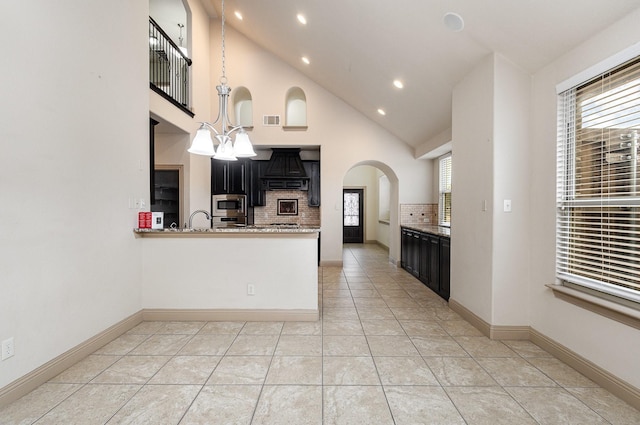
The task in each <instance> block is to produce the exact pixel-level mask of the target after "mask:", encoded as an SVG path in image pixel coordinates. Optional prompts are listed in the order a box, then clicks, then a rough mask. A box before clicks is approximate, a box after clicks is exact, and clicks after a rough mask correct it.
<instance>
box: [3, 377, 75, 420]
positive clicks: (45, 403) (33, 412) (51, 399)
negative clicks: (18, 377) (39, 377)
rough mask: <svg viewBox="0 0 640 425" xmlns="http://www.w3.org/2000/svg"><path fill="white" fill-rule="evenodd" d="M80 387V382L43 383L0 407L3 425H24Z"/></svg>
mask: <svg viewBox="0 0 640 425" xmlns="http://www.w3.org/2000/svg"><path fill="white" fill-rule="evenodd" d="M81 387H82V385H81V384H49V383H47V384H43V385H40V386H39V387H38V388H36V389H35V390H33V391H31V392H30V393H29V394H27V395H25V396H23V397H21V398H20V399H18V400H16V401H15V402H13V403H11V404H9V405H8V406H5V407H2V408H0V418H2V424H3V425H18V424H20V425H26V424H32V423H34V422H35V421H36V420H37V419H38V418H39V417H41V416H42V415H44V414H45V413H47V412H48V411H49V410H51V409H53V408H54V407H55V406H56V405H58V403H60V402H62V401H63V400H64V399H66V398H67V397H69V396H70V395H71V394H73V393H74V392H76V391H78V390H79V389H80V388H81Z"/></svg>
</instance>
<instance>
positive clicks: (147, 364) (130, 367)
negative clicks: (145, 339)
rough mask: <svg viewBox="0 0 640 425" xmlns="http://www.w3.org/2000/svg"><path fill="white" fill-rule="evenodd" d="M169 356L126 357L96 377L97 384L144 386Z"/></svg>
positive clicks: (94, 381)
mask: <svg viewBox="0 0 640 425" xmlns="http://www.w3.org/2000/svg"><path fill="white" fill-rule="evenodd" d="M169 359H171V357H170V356H128V357H123V358H121V359H120V360H118V361H117V362H115V363H114V364H113V365H112V366H110V367H109V368H108V369H106V370H105V371H104V372H102V373H101V374H100V375H98V376H96V377H95V378H94V379H93V381H91V382H92V383H94V384H95V383H97V384H144V383H146V382H147V381H148V380H149V379H151V377H152V376H153V375H155V374H156V372H158V371H159V370H160V368H161V367H162V366H164V365H165V364H166V363H167V362H168V361H169Z"/></svg>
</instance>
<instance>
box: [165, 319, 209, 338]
mask: <svg viewBox="0 0 640 425" xmlns="http://www.w3.org/2000/svg"><path fill="white" fill-rule="evenodd" d="M204 325H206V322H164V323H163V325H162V327H160V329H158V331H157V332H156V333H157V334H183V335H194V334H197V333H198V332H199V331H200V329H202V328H203V327H204Z"/></svg>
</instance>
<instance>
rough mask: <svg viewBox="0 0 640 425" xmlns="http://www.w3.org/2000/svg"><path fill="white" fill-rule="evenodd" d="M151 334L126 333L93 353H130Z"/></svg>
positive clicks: (119, 354) (121, 354) (122, 354)
mask: <svg viewBox="0 0 640 425" xmlns="http://www.w3.org/2000/svg"><path fill="white" fill-rule="evenodd" d="M147 338H149V335H147V334H140V335H138V334H128V333H127V334H124V335H121V336H119V337H118V338H116V339H114V340H113V341H111V342H110V343H108V344H107V345H105V346H104V347H102V348H100V349H98V350H96V351H94V353H93V354H108V355H118V356H124V355H125V354H128V353H129V352H131V351H132V350H133V349H135V348H136V347H137V346H138V345H140V344H142V343H143V342H144V341H145V340H146V339H147Z"/></svg>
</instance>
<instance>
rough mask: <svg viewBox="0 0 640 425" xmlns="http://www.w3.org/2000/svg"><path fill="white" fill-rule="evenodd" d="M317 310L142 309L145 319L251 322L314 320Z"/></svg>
mask: <svg viewBox="0 0 640 425" xmlns="http://www.w3.org/2000/svg"><path fill="white" fill-rule="evenodd" d="M319 317H320V316H319V312H318V310H215V309H211V310H209V309H203V310H192V309H188V310H180V309H144V310H142V318H143V320H145V321H148V320H155V321H178V322H180V321H211V322H213V321H251V322H270V321H285V322H287V321H288V322H315V321H317V320H318V319H319Z"/></svg>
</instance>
